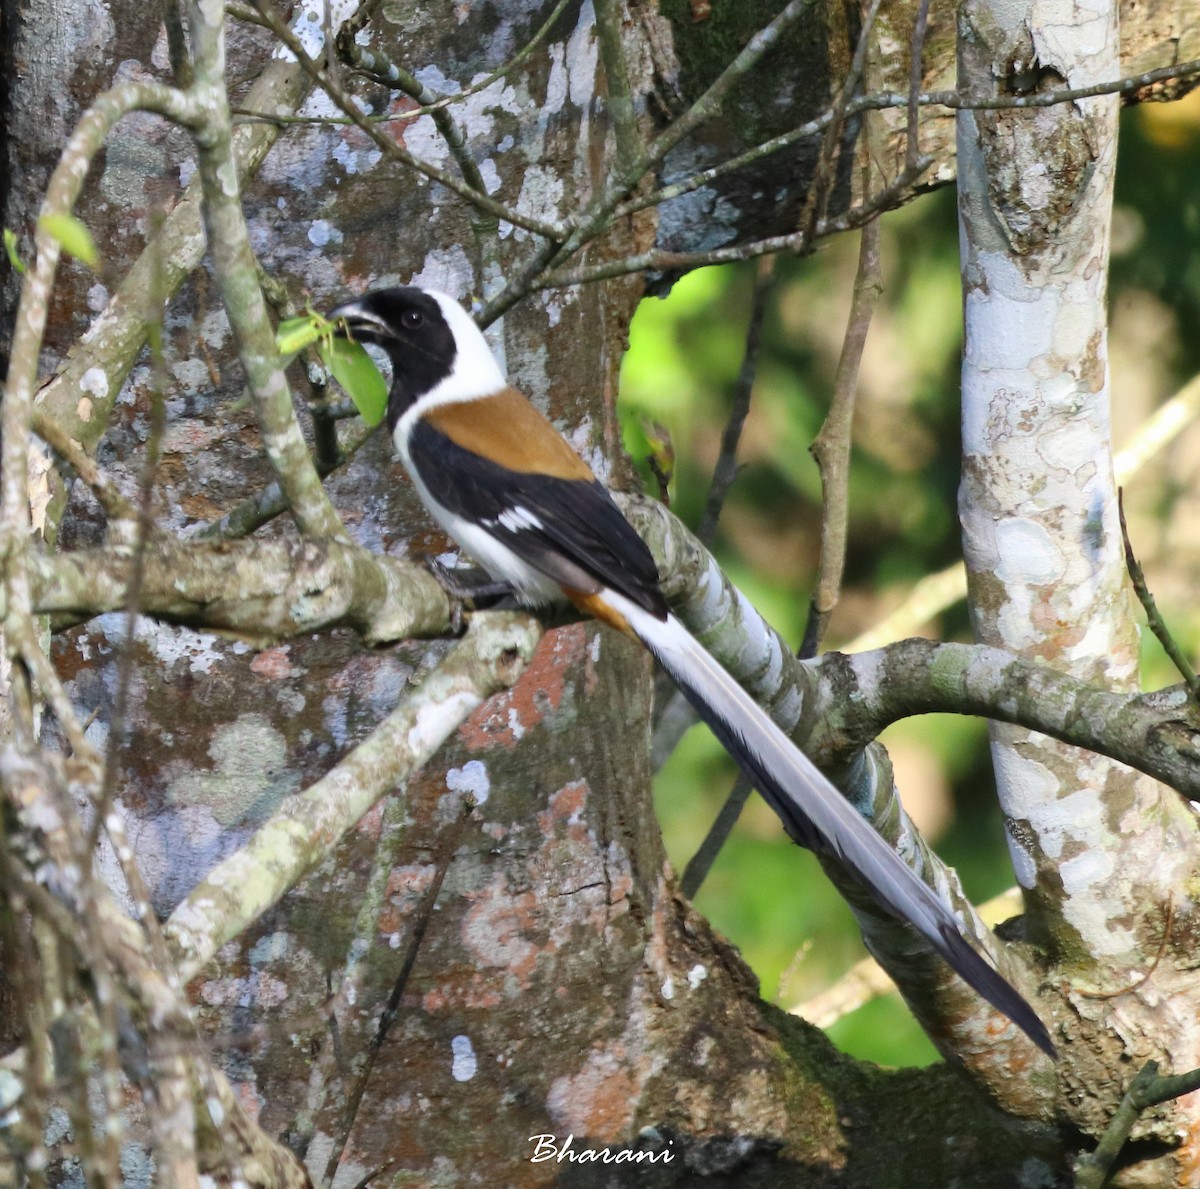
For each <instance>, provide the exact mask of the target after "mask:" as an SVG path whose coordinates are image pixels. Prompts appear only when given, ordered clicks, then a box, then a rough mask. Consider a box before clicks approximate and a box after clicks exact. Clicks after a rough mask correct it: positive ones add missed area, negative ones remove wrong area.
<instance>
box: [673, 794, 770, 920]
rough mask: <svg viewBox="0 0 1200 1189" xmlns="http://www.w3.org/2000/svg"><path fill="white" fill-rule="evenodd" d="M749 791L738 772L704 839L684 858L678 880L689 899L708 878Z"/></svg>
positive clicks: (744, 804) (692, 898) (747, 798)
mask: <svg viewBox="0 0 1200 1189" xmlns="http://www.w3.org/2000/svg"><path fill="white" fill-rule="evenodd" d="M752 792H754V785H753V784H751V783H750V781H748V780H747V779H746V778H745V777H744V776H742V775H741V774H740V773H739V774H738V777H737V779H736V780H735V781H734V782H733V788H732V789H730V791H729V796H728V797H726V798H725V804H724V805H722V806H721V811H720V813H718V814H717V817H716V820H715V821H714V822H713V824H712V825H711V826H709V828H708V833H707V834H705V836H704V841H703V842H702V843H700V845H699V846H698V847H697V848H696V853H695V854H694V855H692V857H691V858H690V859H689V860H688V865H687V866H686V867H685V868H684V869H683V875H682V876H681V877H680V879H679V887H680V890H681V891H682V892H683V894H684V895H685V896H686V897H687V898H688V899H689V900H695V898H696V894H697V893H698V892H699V891H700V888H701V886H702V885H703V883H704V881H705V880H706V879H707V878H708V873H709V872H710V871H711V870H712V865H713V864H714V863H715V862H716V861H717V856H718V855H719V854H720V853H721V848H722V847H723V846H724V845H725V843H726V842H728V841H729V835H730V834H732V833H733V827H734V826H736V825H737V820H738V818H739V817H741V814H742V810H743V809H744V808H745V807H746V802H747V801H748V800H749V799H750V794H751V793H752Z"/></svg>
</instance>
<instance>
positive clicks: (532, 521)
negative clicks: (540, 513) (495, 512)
mask: <svg viewBox="0 0 1200 1189" xmlns="http://www.w3.org/2000/svg"><path fill="white" fill-rule="evenodd" d="M499 520H500V524H501V525H503V527H504V528H506V529H508V531H509V532H510V533H519V532H521V531H523V530H525V529H531V528H542V527H543V526H542V522H541V521H540V520H539V519H538V518H537V517H536V516H535V515H534V514H533V513H532V512H531V511H529V509H528V508H522V507H521V505H520V504H518V505H517V506H516V507H515V508H505V509H504V511H503V512H501V513H500V516H499Z"/></svg>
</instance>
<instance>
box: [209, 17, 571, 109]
mask: <svg viewBox="0 0 1200 1189" xmlns="http://www.w3.org/2000/svg"><path fill="white" fill-rule="evenodd" d="M570 2H571V0H558V3H557V4H555V6H554V8H553V9H552V10H551V12H550V15H549V16H548V17H547V18H546V19H545V20H544V21H543V22H542V24H541V25H540V26H539V27H538V29H537V31H536V32H535V33H534V34H533V36H532V37H531V38H530V39H529V40H528V41H527V42H526V43H525V44H524V45H523V46H522V47H521V48H520V49H519V50H518V51H517V52H516V53H515V54H513V56H512V57H511V58H509V60H508V61H507V62H505V63H504V65H503V66H499V67H497V68H496V69H495V70H493V71H492V72H491V74H488V75H486V76H485V77H484V78H481V79H480V80H479V81H478V82H474V83H472V84H471V85H470V86H469V87H463V88H462V90H460V91H454V92H452V93H450V94H446V95H440V96H438V97H437V98H436V99H433V100H430V101H428V102H424V101H423V103H422V106H421V107H416V108H413V109H412V110H410V111H405V112H399V113H397V114H396V115H394V116H391V117H389V119H391V120H396V121H401V120H416V119H418V118H419V117H421V116H431V115H433V113H434V112H436V111H442V110H444V109H445V108H448V107H452V106H453V105H454V104H456V103H462V102H463V100H464V99H469V98H470V97H471V96H472V95H478V94H479V92H480V91H486V90H487V89H488V87H490V86H491V85H492V84H493V83H494V82H497V81H498V80H500V79H502V78H506V77H507V76H508V75H510V74H512V73H513V72H514V71H516V70H518V69H519V68H520V67H522V66H524V64H525V63H526V62H527V61H528V60H529V58H530V56H531V55H532V54H533V52H534V50H536V49H537V48H538V46H539V45H541V44H542V42H543V41H545V40H546V38H547V37H548V36H549V34H550V30H551V29H552V28H553V27H554V25H555V22H557V20H558V18H559V17H560V16H562V14H563V11H564V10H565V9H566V7H567V5H568V4H569V3H570ZM232 7H233V6H232V5H231V6H230V9H231V10H232ZM238 7H239V8H240V7H241V6H240V5H239V6H238ZM357 15H361V10H360V12H359V14H357ZM357 15H356V18H355V20H354V21H353V22H352V25H353V24H357ZM255 18H256V20H258V21H259V23H261V19H260V18H258V17H257V14H255ZM268 27H269V26H268ZM350 27H351V26H347V32H349V29H350ZM343 40H345V38H343ZM359 48H360V49H362V47H359ZM355 69H356V70H357V71H358V73H360V74H362V75H364V76H365V77H366V78H369V79H371V80H372V81H373V82H378V83H382V84H383V85H385V86H390V85H391V84H393V83H394V82H395V81H396V80H395V79H394V78H393V77H392V75H391V71H392V70H393V69H395V67H393V66H392V64H391V62H390V61H389V60H388V58H387V57H386V55H384V54H382V53H380V52H379V51H378V50H367V49H362V54H361V57H359V58H357V59H356V63H355ZM345 122H346V123H349V122H350V121H349V120H347V121H345Z"/></svg>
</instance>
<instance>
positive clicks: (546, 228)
mask: <svg viewBox="0 0 1200 1189" xmlns="http://www.w3.org/2000/svg"><path fill="white" fill-rule="evenodd" d="M255 7H256V8H257V9H258V11H259V13H260V14H261V16H262V18H263V20H264V21H265V22H266V23H267V27H268V28H269V29H270V30H271V32H272V33H274V34H275V36H276V37H277V38H279V40H280V41H282V42H283V44H284V45H285V46H287V48H288V49H289V50H290V51H291V52H292V54H293V55H294V56H295V58H296V61H297V62H299V63H300V65H301V67H302V68H303V69H304V71H305V72H306V73H307V74H308V75H309V76H310V77H311V78H312V79H313V81H314V82H315V83H316V84H317V85H318V86H319V87H320V88H321V89H322V90H323V91H324V92H325V93H326V94H327V95H328V96H329V98H330V99H332V100H333V102H334V103H335V104H336V105H337V106H338V108H340V109H341V111H342V112H343V114H344V115H346V116H347V117H348V118H349V119H350V120H351V122H352V123H353V124H354V126H355V127H356V128H359V129H361V130H362V131H363V132H364V133H366V135H367V136H368V137H369V138H370V139H371V142H372V143H373V144H374V145H375V146H376V148H378V149H380V150H381V151H382V152H383V153H384V155H385V156H387V157H390V158H391V159H392V160H395V161H399V162H400V163H401V164H403V165H406V166H408V167H409V168H411V169H415V170H416V171H417V172H418V173H422V174H424V175H425V176H426V177H428V178H431V179H432V180H433V181H435V182H440V183H441V184H442V185H443V186H445V187H446V189H448V190H452V191H453V192H454V193H455V194H457V195H458V196H459V197H460V198H462V199H464V200H465V201H467V202H469V203H471V204H473V205H474V206H476V207H478V208H479V209H480V210H484V211H487V212H488V214H491V215H494V216H496V217H497V218H499V219H503V220H505V221H506V222H508V223H512V224H513V225H514V226H515V227H523V228H524V229H525V230H526V231H532V232H533V233H534V234H535V235H540V236H543V237H544V238H546V239H550V240H561V239H563V238H564V236H565V234H566V233H565V232H564V231H563V229H562V228H559V227H556V226H553V225H551V224H549V223H544V222H543V221H542V220H540V219H534V218H532V217H530V216H528V215H525V214H522V213H521V212H520V211H517V210H514V209H513V208H511V207H508V206H505V204H504V203H502V202H497V201H496V200H495V199H494V198H492V197H491V196H490V195H489V194H487V193H484V192H482V191H479V190H476V189H474V188H473V187H471V186H468V185H467V184H466V183H465V182H462V181H460V180H459V179H458V178H457V177H455V176H454V174H452V173H447V172H446V171H445V170H443V169H439V168H438V167H437V166H436V165H431V164H430V163H429V162H428V161H423V160H421V159H420V158H419V157H414V156H413V154H412V153H410V152H409V151H408V150H407V149H406V148H404V147H403V146H402V145H401V144H399V143H398V142H397V141H396V140H395V139H394V138H393V137H390V136H387V135H385V134H384V133H383V132H382V131H381V130H380V129H379V127H378V126H377V125H376V124H375V123H374V122H372V121H371V120H369V119H367V117H366V116H365V115H363V113H362V112H361V111H360V110H359V109H358V105H357V104H356V103H355V102H354V100H353V99H352V98H351V97H350V96H349V95H348V94H347V93H346V91H345V90H343V88H342V87H341V86H340V85H339V84H338V83H337V81H336V80H335V79H333V78H331V77H330V76H329V72H328V71H326V70H322V69H321V67H320V66H319V65H318V64H317V63H316V62H315V61H313V59H312V58H311V57H310V56H309V54H308V53H306V52H305V49H304V46H303V45H301V43H300V39H299V38H298V37H297V36H296V35H295V34H294V33H293V32H292V30H291V29H289V28H288V26H287V25H286V24H285V23H284V22H283V19H282V18H281V17H280V16H279V14H278V13H277V12H275V10H274V9H273V8H272V7H271V5H270V4H269V2H268V0H255ZM268 118H269V117H268Z"/></svg>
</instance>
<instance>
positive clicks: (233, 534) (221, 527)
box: [195, 421, 379, 541]
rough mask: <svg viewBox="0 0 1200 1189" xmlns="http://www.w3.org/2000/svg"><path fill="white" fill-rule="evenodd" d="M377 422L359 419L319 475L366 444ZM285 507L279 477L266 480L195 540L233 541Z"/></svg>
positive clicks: (331, 470)
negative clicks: (329, 464)
mask: <svg viewBox="0 0 1200 1189" xmlns="http://www.w3.org/2000/svg"><path fill="white" fill-rule="evenodd" d="M378 428H379V426H377V425H367V424H366V422H364V421H359V422H358V423H357V424H356V425H354V426H353V427H352V428H351V429H350V430H349V431H348V432H347V433H346V434H345V436H344V437H343V438H342V440H341V443H340V445H339V447H338V455H337V459H336V461H335V462H334V463H333V465H332V466H330V467H327V468H326V467H321V466H318V467H317V471H318V473H319V474H320V475H321V477H322V478H323V479H324V478H327V477H328V476H329V475H331V474H333V473H334V472H335V471H337V470H340V469H341V468H342V467H344V466H345V465H346V464H347V463H348V462H350V460H351V459H352V458H353V457H354V456H355V455H356V454H357V453H358V452H359V450H361V449H362V448H363V446H365V445H366V444H367V442H368V441H369V440H370V438H371V437H372V435H373V434H374V433H375V431H376V430H377V429H378ZM286 510H287V501H286V500H285V499H284V497H283V490H282V488H281V487H280V486H279V483H278V481H273V482H271V483H268V484H267V486H266V487H264V488H263V489H262V490H261V491H259V492H258V493H257V494H256V495H253V496H251V497H250V498H249V499H246V500H243V501H242V502H241V503H240V504H238V505H237V506H236V507H234V508H231V509H230V510H229V511H228V512H226V513H225V515H224V516H222V517H221V518H220V519H218V520H214V521H211V522H210V523H209V524H207V525H205V526H204V528H202V529H200V530H199V531H197V532H196V533H195V539H196V540H197V541H232V540H240V539H241V538H243V537H248V536H249V535H250V534H251V533H252V532H254V531H256V530H257V529H260V528H262V526H263V525H264V524H268V523H270V521H272V520H274V519H275V517H276V516H279V515H280V514H281V513H283V512H285V511H286Z"/></svg>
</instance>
